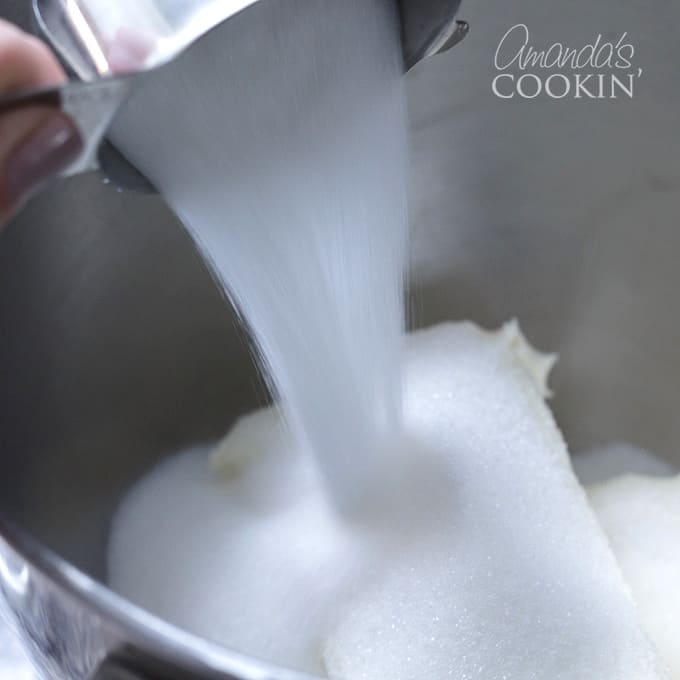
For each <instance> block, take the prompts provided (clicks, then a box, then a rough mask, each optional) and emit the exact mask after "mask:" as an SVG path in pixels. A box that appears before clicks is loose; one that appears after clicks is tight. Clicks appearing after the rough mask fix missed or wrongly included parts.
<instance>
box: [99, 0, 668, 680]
mask: <svg viewBox="0 0 680 680" xmlns="http://www.w3.org/2000/svg"><path fill="white" fill-rule="evenodd" d="M290 1H291V2H297V1H298V0H290ZM308 4H309V5H310V7H309V8H308V9H309V11H307V12H306V14H305V16H306V19H305V21H304V22H302V23H295V24H293V23H291V22H290V21H289V20H287V16H288V14H287V12H286V9H285V3H278V4H276V3H272V5H271V8H270V9H271V12H270V13H269V14H268V17H269V19H268V23H267V22H263V23H262V24H261V25H260V26H258V27H256V28H255V31H256V32H255V34H254V35H253V36H252V40H251V41H250V42H249V43H248V44H243V45H241V46H237V48H236V50H237V53H236V54H235V53H233V52H229V46H226V45H223V44H221V42H220V41H219V37H218V35H213V36H208V37H207V38H206V40H205V41H204V43H203V44H202V46H201V51H200V52H198V51H195V50H194V51H192V50H190V51H189V52H188V53H187V54H186V55H184V57H182V58H183V59H185V61H186V66H187V68H185V73H187V74H188V75H187V76H186V77H185V78H184V79H183V80H181V82H177V81H174V82H173V83H172V91H173V96H172V105H171V106H170V105H169V99H168V98H167V96H166V93H167V87H168V84H167V82H164V81H163V78H162V77H159V78H157V79H156V80H155V82H153V83H150V85H149V87H148V88H145V90H144V92H143V93H142V94H140V95H138V97H137V98H136V99H134V100H132V101H131V103H130V105H129V107H128V109H127V110H126V112H125V114H124V116H123V118H122V122H121V124H120V125H119V127H118V129H117V130H116V131H115V138H116V140H117V142H118V144H119V145H120V146H121V147H122V148H123V149H124V151H125V152H126V154H127V155H128V156H129V157H130V159H131V160H132V161H133V162H134V163H135V164H136V165H137V166H138V167H140V168H141V169H142V170H143V171H144V173H145V174H146V175H148V176H149V177H150V178H151V179H152V180H153V181H154V183H155V184H156V186H158V187H159V188H160V189H161V190H162V191H163V193H164V194H165V196H166V197H167V200H168V201H169V203H170V204H171V206H172V207H173V209H174V210H175V211H176V212H177V214H178V215H179V216H180V217H181V218H182V220H183V221H184V223H185V225H186V226H187V228H188V229H189V231H190V232H191V233H192V235H193V236H194V238H195V240H196V242H197V244H198V246H199V248H200V249H201V251H202V253H203V254H204V256H205V257H206V259H207V260H208V261H209V263H210V264H211V266H212V270H213V272H214V274H215V278H216V280H217V282H218V283H219V284H220V285H222V286H223V288H224V290H225V293H226V295H228V296H229V297H230V298H231V300H232V301H233V302H234V304H235V305H236V306H237V307H238V309H239V310H240V312H241V314H242V316H243V318H244V321H245V323H246V324H247V326H248V328H249V330H250V332H251V335H252V337H253V339H254V343H255V346H256V349H257V354H258V357H259V359H260V361H261V365H262V368H263V373H264V375H265V376H266V379H267V381H268V384H269V386H270V388H271V391H272V393H273V394H274V395H275V396H276V397H277V404H278V408H271V409H267V410H264V411H261V412H258V413H255V414H252V415H250V416H247V417H246V418H244V419H242V420H241V421H240V422H238V423H237V424H236V426H235V427H234V429H233V430H232V431H231V432H230V433H229V434H228V436H227V437H226V438H225V440H224V441H223V442H222V443H221V444H219V445H211V446H204V447H197V448H195V449H192V450H190V451H186V452H181V453H180V454H179V455H178V456H177V457H174V458H170V459H169V460H168V461H167V462H166V463H165V464H164V465H162V466H161V467H160V468H159V469H158V470H157V471H155V472H153V473H152V474H151V475H150V476H149V477H148V478H147V479H145V480H143V481H142V482H140V484H139V485H138V486H137V487H135V488H134V489H133V490H132V491H131V492H130V494H129V496H128V497H127V499H126V500H125V502H124V503H123V505H122V506H121V508H120V511H119V513H118V516H117V518H116V521H115V524H114V527H113V530H112V535H111V542H110V551H109V558H110V564H109V571H110V582H111V585H112V587H113V588H114V589H115V590H117V591H118V592H120V593H121V594H123V595H125V596H126V597H128V598H129V599H131V600H132V601H133V602H136V603H138V604H140V605H142V606H144V607H146V608H147V609H149V610H150V611H152V612H154V613H156V614H158V615H160V616H162V617H164V618H166V619H167V620H169V621H171V622H173V623H176V624H177V625H179V626H182V627H184V628H186V629H188V630H190V631H192V632H195V633H197V634H200V635H203V636H205V637H207V638H209V639H211V640H214V641H217V642H219V643H222V644H224V645H226V646H228V647H231V648H234V649H236V650H237V651H240V652H244V653H249V654H252V655H254V656H257V657H261V658H266V659H267V660H270V661H275V662H277V663H280V664H281V665H283V666H286V667H289V668H292V669H296V670H302V671H307V672H311V673H316V674H318V675H325V676H327V677H329V678H331V679H332V680H373V679H375V680H378V679H379V678H385V677H390V678H393V679H394V680H421V679H422V680H426V679H427V680H432V679H433V678H437V679H439V678H445V677H458V678H480V679H481V678H484V679H485V680H486V679H498V680H500V679H501V678H505V679H506V680H507V679H519V678H522V679H524V678H528V677H531V678H537V679H540V680H543V679H545V680H548V679H549V678H550V679H551V680H552V679H555V678H557V679H563V680H577V679H578V680H580V679H583V678H592V677H597V678H598V679H599V680H609V679H611V680H623V679H626V678H630V679H631V680H633V679H634V680H647V679H649V680H652V679H659V678H666V677H669V676H668V675H667V666H668V665H669V663H670V662H669V659H668V658H667V653H666V647H664V645H663V644H659V643H658V641H657V639H656V637H655V633H654V630H653V626H650V625H649V622H648V620H647V617H646V616H642V617H641V616H640V611H639V610H638V608H637V606H636V604H635V602H634V600H633V598H632V597H631V591H630V587H629V585H628V584H627V583H626V582H625V581H624V578H623V576H622V573H621V570H620V568H619V566H617V563H616V561H615V559H614V555H613V554H612V551H611V549H610V546H609V544H608V542H607V539H606V537H605V534H604V533H603V531H602V529H601V528H600V526H599V525H598V523H597V521H596V519H595V515H594V514H593V512H592V510H591V508H590V506H589V505H588V501H587V498H586V495H585V493H584V491H583V489H582V487H581V486H580V485H579V483H578V482H577V480H576V478H575V476H574V474H573V471H572V469H571V466H570V463H569V459H568V454H567V451H566V448H565V445H564V442H563V440H562V437H561V435H560V433H559V430H558V429H557V427H556V425H555V422H554V420H553V418H552V415H551V414H550V411H549V409H548V408H547V406H546V404H545V401H544V397H545V396H546V394H547V387H546V383H545V380H546V378H547V374H548V371H549V368H550V365H551V363H552V361H553V359H552V358H550V357H544V356H542V355H540V354H538V353H536V352H534V351H533V350H532V349H531V348H530V346H529V345H528V343H526V341H525V340H524V338H523V337H522V335H521V333H520V331H519V329H518V326H517V325H515V324H509V325H508V326H506V327H504V328H503V329H501V330H500V331H499V332H497V333H486V332H483V331H481V330H480V329H478V328H477V327H475V326H473V325H471V324H454V325H444V326H441V327H438V328H435V329H431V330H428V331H421V332H419V333H417V334H414V335H413V336H411V337H410V338H409V339H408V342H407V345H406V346H404V342H405V340H404V337H405V336H404V332H403V329H404V321H403V299H402V298H403V291H402V287H403V280H404V278H405V276H404V262H405V259H406V258H405V255H406V253H405V249H406V244H407V235H406V209H405V205H404V196H405V193H406V167H407V136H406V115H405V106H404V93H403V83H402V79H401V63H400V51H399V45H398V42H397V36H398V31H397V30H396V24H395V17H394V16H393V3H392V2H387V1H386V0H385V1H384V2H383V0H372V1H371V2H365V1H362V2H360V1H359V0H349V1H348V2H343V3H342V4H340V3H334V2H331V0H322V1H319V2H316V3H308ZM258 31H261V33H258ZM272 40H274V41H275V45H276V49H262V45H271V43H272ZM244 70H245V71H246V72H247V73H249V74H250V77H244V75H243V72H244ZM216 73H218V74H219V78H216V77H215V74H216ZM178 91H179V92H182V93H183V95H184V96H181V97H178V96H177V92H178ZM167 139H172V140H173V144H172V145H168V144H164V143H163V142H164V140H167ZM178 148H179V149H182V150H183V153H182V156H181V158H178V157H177V154H176V149H178ZM395 485H396V486H395ZM178 498H181V499H182V502H181V503H178V502H177V499H178ZM367 499H368V500H369V501H375V502H373V503H368V502H367ZM376 499H379V502H378V501H377V500H376ZM357 508H360V509H362V512H361V513H359V514H356V513H353V511H355V510H356V509H357ZM348 515H349V516H348ZM609 533H610V532H609V531H608V534H609ZM624 573H626V570H625V569H624ZM633 592H634V595H638V596H639V591H638V590H636V589H634V591H633ZM649 636H651V638H652V641H650V639H649ZM655 643H656V644H655ZM659 651H661V652H662V653H663V654H664V657H663V658H662V657H661V656H660V655H659Z"/></svg>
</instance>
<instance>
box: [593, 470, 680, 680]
mask: <svg viewBox="0 0 680 680" xmlns="http://www.w3.org/2000/svg"><path fill="white" fill-rule="evenodd" d="M588 496H589V498H590V503H591V505H592V507H593V509H594V510H595V512H596V514H597V517H598V519H599V520H600V524H601V525H602V528H603V529H604V531H605V533H606V534H607V537H608V539H609V544H610V546H611V549H612V550H613V552H614V555H615V556H616V559H617V561H618V563H619V566H620V568H621V571H622V572H623V575H624V578H625V579H626V581H627V583H628V585H629V586H630V588H631V590H632V592H633V598H634V600H635V602H636V604H637V606H638V610H639V615H640V620H641V622H642V624H643V627H644V628H645V630H646V632H647V634H648V635H649V636H650V638H651V639H652V641H653V642H654V644H655V645H656V647H657V648H658V650H659V652H660V653H661V656H662V658H663V660H664V661H665V662H666V663H667V664H668V666H669V667H670V669H671V677H672V678H674V679H675V680H680V645H678V634H679V633H678V632H679V631H680V477H673V478H669V479H660V478H658V477H657V478H654V477H646V476H642V475H625V476H622V477H618V478H617V479H612V480H611V481H608V482H607V483H605V484H601V485H598V486H594V487H592V488H590V489H589V490H588Z"/></svg>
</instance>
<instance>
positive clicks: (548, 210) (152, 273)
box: [0, 0, 680, 680]
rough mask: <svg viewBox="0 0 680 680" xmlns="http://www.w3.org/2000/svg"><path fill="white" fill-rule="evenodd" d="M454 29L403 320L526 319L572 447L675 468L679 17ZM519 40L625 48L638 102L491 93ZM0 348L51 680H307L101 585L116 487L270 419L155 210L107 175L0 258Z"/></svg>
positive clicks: (51, 209)
mask: <svg viewBox="0 0 680 680" xmlns="http://www.w3.org/2000/svg"><path fill="white" fill-rule="evenodd" d="M2 12H5V13H6V12H7V10H6V9H4V8H3V10H2ZM13 18H19V17H18V14H17V13H14V14H13ZM465 18H466V19H469V20H470V22H471V24H472V27H473V30H472V32H471V34H470V36H469V37H468V38H467V39H466V40H465V41H464V43H462V44H461V46H460V47H459V48H457V50H455V51H454V52H452V53H449V54H446V55H442V56H439V57H435V58H434V59H433V60H431V61H429V62H425V63H423V64H421V65H420V66H418V67H417V68H416V69H415V70H414V71H413V72H411V73H410V74H409V76H408V90H409V98H410V107H411V114H412V132H413V163H412V191H411V205H412V231H413V244H412V290H411V308H412V318H413V321H414V323H415V324H416V325H425V324H430V323H433V322H435V321H438V320H441V319H446V318H472V319H474V320H475V321H477V322H479V323H481V324H484V325H486V326H493V325H498V324H500V323H501V322H502V321H504V320H506V319H508V318H509V317H513V316H516V317H518V318H519V320H520V321H521V323H522V325H523V327H524V329H525V331H526V333H527V334H528V336H529V338H530V339H531V340H532V341H533V342H534V343H535V344H536V345H537V346H538V347H540V348H542V349H545V350H550V351H557V352H559V353H560V361H559V364H558V366H557V369H556V371H555V374H554V378H553V381H552V384H553V387H554V389H555V392H556V397H555V399H554V408H555V412H556V414H557V417H558V420H559V422H560V424H561V426H562V428H563V431H564V433H565V436H566V438H567V440H568V442H569V444H570V446H571V448H572V450H573V451H579V450H581V449H583V448H585V447H588V446H591V445H594V444H598V443H603V442H607V441H610V440H617V439H623V440H628V441H630V442H633V443H635V444H638V445H641V446H644V447H648V448H649V449H651V450H653V451H655V452H657V453H659V454H660V455H663V456H665V457H667V458H669V459H672V460H675V461H678V462H680V419H678V418H677V417H676V407H677V405H678V404H680V314H679V313H678V312H679V310H678V308H677V305H676V302H677V300H678V298H679V297H680V293H679V292H678V289H680V268H679V267H678V254H679V253H680V230H679V229H678V225H677V219H678V215H679V214H680V189H679V187H680V184H679V183H680V131H679V130H678V127H679V126H678V121H679V120H680V94H678V77H677V73H676V68H677V64H678V63H680V43H678V40H677V37H676V35H675V31H676V29H675V27H676V26H677V25H678V22H679V20H680V5H678V4H677V3H672V2H670V1H668V0H654V1H653V2H642V1H641V0H629V1H628V2H626V3H621V2H619V1H618V0H574V1H573V2H570V3H558V2H546V0H515V2H513V3H504V2H501V1H500V0H475V1H474V2H469V3H468V5H467V6H466V8H465ZM24 19H25V17H24ZM518 22H524V23H526V24H527V26H528V27H529V29H530V32H531V36H532V41H534V42H535V43H536V44H540V45H546V44H550V43H552V42H554V41H562V42H564V43H568V44H570V45H575V46H582V45H585V44H586V43H587V42H592V41H593V40H594V39H595V37H596V36H597V34H598V33H602V34H603V36H604V38H603V39H614V40H616V39H617V38H618V37H619V36H620V35H621V34H622V33H624V32H627V33H628V38H629V40H630V42H631V44H632V45H633V46H634V48H635V55H634V57H633V59H632V61H633V62H634V65H635V67H636V68H637V67H639V68H642V75H641V76H640V77H639V78H637V80H636V85H635V88H636V89H635V94H634V97H633V98H628V97H619V98H617V99H589V98H585V97H584V98H580V99H575V98H573V97H565V98H563V99H559V100H557V99H550V98H548V97H545V96H540V97H537V98H535V99H530V100H529V99H521V98H519V97H515V98H513V99H500V98H499V97H497V96H495V95H494V94H493V92H492V87H491V83H492V79H493V78H494V76H495V75H496V74H497V71H496V69H495V66H494V53H495V50H496V47H497V45H498V43H499V41H500V39H501V37H502V36H503V34H504V33H505V32H506V31H507V30H508V29H509V28H510V27H512V26H513V25H515V24H517V23H518ZM0 338H1V339H0V376H2V378H1V379H0V413H2V417H1V419H0V460H1V461H2V473H1V474H0V512H1V514H2V517H4V518H5V520H3V523H2V534H3V536H4V538H2V539H0V546H1V548H0V575H2V577H3V581H4V584H5V585H4V589H5V591H6V593H7V594H8V596H9V597H10V599H11V601H12V602H13V603H14V606H15V608H16V610H17V611H18V612H19V616H20V617H21V619H22V621H23V624H24V627H25V628H26V629H28V637H29V638H30V639H31V645H32V647H33V649H34V651H36V650H37V651H38V652H39V655H40V656H41V658H43V660H47V661H46V663H52V664H53V665H54V667H55V668H57V667H58V671H56V672H55V676H56V677H59V678H61V677H66V678H69V680H71V679H72V678H75V679H77V680H80V679H81V678H86V677H88V674H89V673H91V671H92V669H93V668H94V667H95V666H96V664H97V663H98V662H99V661H100V659H101V658H102V657H103V655H104V654H105V653H106V652H108V651H109V650H112V649H117V650H118V655H119V658H122V659H128V660H129V658H130V657H135V658H138V657H140V656H141V657H142V662H141V663H142V665H144V664H147V665H149V666H152V667H157V665H158V663H159V660H164V664H161V666H162V669H161V670H160V671H158V670H156V673H157V674H156V676H152V677H169V678H170V677H187V671H186V669H190V670H192V671H193V672H195V673H204V674H207V675H208V676H209V675H210V673H215V674H216V676H217V677H222V678H226V677H231V678H239V679H255V678H258V679H264V678H270V679H274V678H276V679H282V678H292V677H299V676H293V675H291V674H287V673H286V672H284V671H282V670H279V669H274V668H271V667H269V666H267V665H262V664H259V663H257V662H254V661H251V660H247V659H243V658H241V657H238V656H237V655H233V654H230V653H226V652H224V651H221V650H218V649H215V648H213V647H211V646H210V645H209V644H207V643H206V642H204V641H198V640H195V639H193V638H191V637H190V636H187V635H185V634H183V633H181V632H179V631H176V630H174V629H172V628H170V627H167V626H163V625H160V624H158V623H157V622H154V621H153V620H152V619H150V618H149V617H147V616H146V615H145V614H143V613H141V612H138V611H137V610H135V609H134V608H132V607H130V606H129V605H128V604H126V603H124V602H122V601H120V600H118V599H117V598H116V597H115V596H113V595H112V594H110V593H109V592H108V591H107V590H106V589H105V588H103V587H102V586H101V585H99V584H100V583H101V582H103V581H104V580H105V577H106V574H105V555H104V551H105V545H106V538H107V530H108V524H109V520H110V517H111V514H112V512H113V511H114V508H115V507H116V504H117V502H118V501H119V499H120V497H121V494H122V493H123V491H124V490H125V489H126V488H127V487H128V486H129V485H130V484H131V483H132V482H133V481H134V480H136V479H137V478H138V477H139V476H140V475H141V474H143V473H144V472H145V471H146V470H148V469H149V468H150V467H151V466H153V465H154V464H155V463H157V462H158V461H159V460H160V459H161V458H162V457H163V456H165V455H167V454H168V452H170V451H173V450H174V449H176V448H178V447H181V446H183V445H185V444H188V443H190V442H195V441H197V440H202V439H208V438H212V437H216V436H219V435H221V434H222V433H223V432H224V431H225V428H226V427H227V426H228V425H229V423H230V422H231V421H232V420H233V419H234V418H235V417H237V416H238V415H239V414H241V413H243V412H245V411H247V410H249V409H251V408H252V407H253V406H255V405H257V404H261V403H262V402H264V401H265V400H266V392H265V390H264V388H263V386H262V383H261V381H260V379H259V378H258V377H257V373H256V371H255V368H254V366H253V363H252V361H251V357H250V354H249V351H248V347H247V344H246V343H245V341H244V337H243V334H242V332H241V331H240V330H239V328H238V325H237V323H236V321H235V319H234V316H233V314H232V313H231V312H230V311H229V309H228V308H227V305H226V303H225V301H224V300H223V299H222V297H221V296H220V294H219V293H218V292H217V291H216V289H215V288H214V286H213V283H212V281H211V278H210V276H209V275H208V273H207V271H206V269H205V268H204V266H203V265H202V263H201V261H200V259H199V258H198V257H197V255H196V253H195V251H194V249H193V247H192V244H191V242H190V241H189V239H188V237H187V236H186V235H185V234H184V232H183V231H182V229H181V228H180V227H179V226H178V224H177V222H176V221H175V219H174V218H173V217H172V215H171V214H169V212H168V211H167V209H166V208H165V207H164V206H163V203H162V201H161V200H160V199H159V198H158V197H152V196H140V195H134V194H119V193H116V192H115V191H114V190H112V189H111V187H107V186H104V185H103V184H102V183H101V181H100V180H99V179H98V178H97V177H96V176H86V177H80V178H74V179H71V180H69V181H67V182H65V183H62V184H59V185H57V186H54V187H53V188H51V189H50V190H49V191H48V192H47V193H45V194H43V195H41V196H40V197H39V198H38V199H36V200H35V201H33V202H32V203H31V204H30V205H29V206H28V208H27V209H25V210H24V212H23V213H22V214H21V215H20V216H19V217H18V218H17V219H16V220H15V222H14V223H13V224H12V225H11V226H10V228H9V230H8V231H7V233H6V234H4V235H3V236H2V238H1V239H0ZM17 526H18V527H21V531H19V530H17V529H15V527H17ZM27 536H31V539H28V538H27ZM48 548H49V549H50V550H47V549H48ZM55 555H58V556H59V557H56V556H55ZM67 563H68V565H69V566H67ZM151 657H153V659H154V660H153V661H151V660H150V658H151ZM126 663H128V662H127V661H125V660H123V661H122V662H121V664H122V665H123V666H125V665H126ZM121 664H119V665H121ZM177 667H179V668H183V669H185V670H183V671H176V670H173V668H177ZM64 669H67V670H64ZM117 673H118V674H117ZM100 676H101V677H102V678H114V677H115V678H128V677H130V678H131V677H133V676H132V675H125V672H124V671H121V670H120V669H118V670H116V669H115V668H109V669H104V670H102V671H101V672H100Z"/></svg>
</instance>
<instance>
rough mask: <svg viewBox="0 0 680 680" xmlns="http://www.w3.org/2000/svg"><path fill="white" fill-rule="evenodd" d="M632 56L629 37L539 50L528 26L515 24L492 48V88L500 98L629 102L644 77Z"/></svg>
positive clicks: (556, 44)
mask: <svg viewBox="0 0 680 680" xmlns="http://www.w3.org/2000/svg"><path fill="white" fill-rule="evenodd" d="M634 57H635V47H634V46H633V45H632V44H631V43H630V41H629V40H628V34H627V33H623V34H622V35H621V36H620V37H618V38H616V39H615V40H605V39H604V38H603V36H602V35H601V34H600V35H598V36H597V38H596V39H595V40H594V41H593V42H591V43H587V44H586V45H583V46H582V47H570V46H568V45H564V44H563V43H559V42H555V43H552V44H551V45H548V46H547V47H545V48H542V49H537V48H536V47H534V46H532V45H531V44H530V35H529V28H528V27H527V25H526V24H516V25H515V26H513V27H512V28H510V29H509V30H508V31H507V32H506V34H505V35H504V36H503V37H502V38H501V41H500V43H499V44H498V48H497V49H496V54H495V55H494V66H495V67H496V70H497V71H498V73H497V74H496V76H495V77H494V79H493V82H492V85H491V89H492V90H493V93H494V94H495V95H496V96H497V97H500V98H501V99H514V98H521V99H536V98H537V97H541V96H542V97H549V98H550V99H564V98H566V97H570V98H573V99H618V98H623V97H625V98H629V99H632V98H633V97H634V95H635V84H636V82H637V80H638V79H639V78H640V76H641V75H642V69H641V68H638V67H636V66H635V65H634Z"/></svg>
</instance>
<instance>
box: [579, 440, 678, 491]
mask: <svg viewBox="0 0 680 680" xmlns="http://www.w3.org/2000/svg"><path fill="white" fill-rule="evenodd" d="M572 465H573V466H574V472H575V473H576V476H577V477H578V480H579V481H580V482H581V484H583V485H584V486H590V485H591V484H601V483H602V482H606V481H608V480H610V479H612V478H614V477H618V476H620V475H626V474H639V475H650V476H651V477H670V476H671V475H674V474H677V473H678V472H680V470H678V468H677V466H675V465H673V464H671V463H669V462H668V461H666V460H663V459H662V458H659V457H657V456H655V455H654V454H653V453H650V452H649V451H646V450H645V449H641V448H639V447H637V446H633V445H632V444H628V443H626V442H614V443H611V444H606V445H604V446H598V447H596V448H593V449H590V450H588V451H585V452H584V453H578V454H576V455H575V456H574V457H573V458H572Z"/></svg>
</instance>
